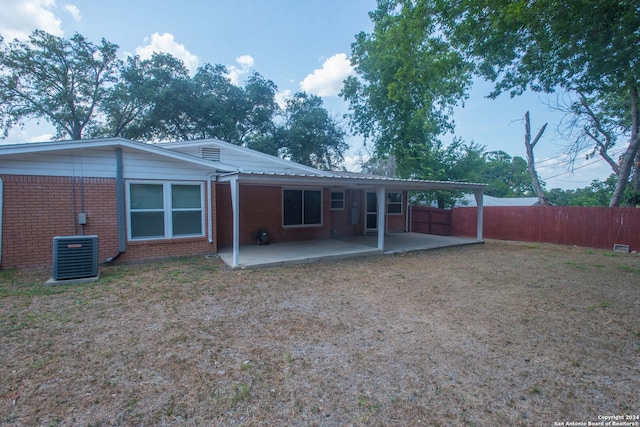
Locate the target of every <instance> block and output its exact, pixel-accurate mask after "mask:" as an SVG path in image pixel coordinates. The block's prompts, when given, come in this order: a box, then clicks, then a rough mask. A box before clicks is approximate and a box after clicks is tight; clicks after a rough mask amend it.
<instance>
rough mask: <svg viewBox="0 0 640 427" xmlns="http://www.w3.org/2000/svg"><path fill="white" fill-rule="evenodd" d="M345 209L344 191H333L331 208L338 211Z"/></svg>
mask: <svg viewBox="0 0 640 427" xmlns="http://www.w3.org/2000/svg"><path fill="white" fill-rule="evenodd" d="M342 209H344V191H332V192H331V210H332V211H337V210H342Z"/></svg>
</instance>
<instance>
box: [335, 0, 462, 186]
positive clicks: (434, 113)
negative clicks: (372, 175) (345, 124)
mask: <svg viewBox="0 0 640 427" xmlns="http://www.w3.org/2000/svg"><path fill="white" fill-rule="evenodd" d="M369 15H370V17H371V19H372V20H373V22H374V30H373V33H371V34H366V33H364V32H363V33H360V34H358V35H357V36H356V41H355V42H354V43H353V44H352V55H351V61H352V64H353V65H354V67H355V70H356V72H357V74H358V76H353V77H349V78H347V80H346V81H345V85H344V88H343V90H342V92H341V96H342V97H343V98H344V99H345V100H346V101H347V102H348V103H349V106H350V109H351V111H352V112H351V113H350V124H351V128H352V130H353V131H354V132H356V133H359V134H361V135H363V136H364V138H365V140H372V141H373V143H374V151H375V155H376V157H378V158H386V157H393V158H394V159H395V161H396V166H397V169H396V170H397V174H398V175H399V176H400V177H403V178H409V177H416V178H417V177H422V178H426V179H435V177H436V176H438V174H439V170H440V169H441V166H440V165H439V164H438V159H437V156H436V155H435V154H436V152H437V151H438V150H439V148H440V147H441V141H440V140H439V136H440V135H442V134H444V133H445V132H448V131H451V130H452V129H453V122H452V120H451V116H452V114H453V107H454V106H456V105H458V104H459V103H460V102H461V101H462V100H463V99H464V98H465V96H466V90H467V89H468V87H469V85H470V83H471V74H470V71H471V69H470V67H469V66H468V64H467V63H466V62H465V61H464V60H463V58H462V55H460V54H459V53H457V52H456V51H454V50H453V49H451V48H450V46H449V44H448V43H447V42H446V41H445V40H443V39H442V37H440V36H439V35H438V33H437V26H436V22H435V20H434V19H433V17H432V10H431V4H430V3H429V2H425V1H420V2H413V1H408V0H407V1H390V0H380V1H379V2H378V8H377V10H376V11H373V12H370V14H369ZM416 168H417V169H416Z"/></svg>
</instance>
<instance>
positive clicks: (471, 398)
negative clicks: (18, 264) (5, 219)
mask: <svg viewBox="0 0 640 427" xmlns="http://www.w3.org/2000/svg"><path fill="white" fill-rule="evenodd" d="M49 277H50V271H44V272H43V271H16V270H5V271H0V424H1V425H16V426H22V425H45V426H50V425H54V426H56V425H63V426H76V425H92V426H101V425H104V426H110V425H189V426H191V425H193V426H195V425H269V426H271V425H310V426H314V425H316V426H343V425H356V426H358V425H370V426H387V425H398V426H409V425H411V426H415V425H435V426H438V425H442V426H449V425H469V426H472V425H476V426H490V425H491V426H499V425H500V426H501V425H505V426H506V425H541V426H552V425H554V422H567V421H573V422H585V423H586V422H588V421H591V422H594V421H599V419H598V416H609V415H629V416H633V415H638V414H640V398H639V397H638V396H639V393H640V256H638V255H634V254H617V253H613V252H611V251H603V250H598V249H587V248H576V247H565V246H555V245H545V244H530V243H513V242H499V241H488V242H487V243H486V244H485V245H473V246H467V247H459V248H450V249H443V250H435V251H425V252H413V253H406V254H400V255H393V256H383V257H371V258H357V259H351V260H343V261H337V262H327V263H321V264H310V265H298V266H290V267H282V268H268V269H261V270H241V271H232V270H229V269H228V268H227V267H225V266H224V265H223V264H222V263H221V262H220V261H219V260H217V259H205V258H202V257H194V258H182V259H176V260H170V261H162V262H155V263H148V264H141V265H115V266H108V267H103V268H101V279H100V281H98V282H96V283H90V284H82V285H62V286H55V287H47V286H44V285H43V283H44V282H45V281H46V280H47V279H48V278H49ZM631 421H634V420H631ZM635 421H637V422H640V420H635Z"/></svg>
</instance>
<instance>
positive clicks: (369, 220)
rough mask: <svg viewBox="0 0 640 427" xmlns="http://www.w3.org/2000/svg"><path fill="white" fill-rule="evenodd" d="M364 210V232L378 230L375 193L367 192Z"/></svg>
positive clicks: (376, 197)
mask: <svg viewBox="0 0 640 427" xmlns="http://www.w3.org/2000/svg"><path fill="white" fill-rule="evenodd" d="M365 210H366V212H365V226H364V231H376V230H377V229H378V196H377V195H376V193H372V192H368V191H367V201H366V203H365Z"/></svg>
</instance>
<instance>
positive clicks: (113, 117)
mask: <svg viewBox="0 0 640 427" xmlns="http://www.w3.org/2000/svg"><path fill="white" fill-rule="evenodd" d="M188 78H189V77H188V71H187V69H186V67H185V66H184V64H183V62H182V61H180V60H179V59H177V58H175V57H174V56H172V55H170V54H168V53H154V54H153V55H152V56H151V58H150V59H145V60H142V59H140V57H139V56H130V57H128V58H127V59H126V61H125V62H123V63H122V64H121V65H120V69H119V79H118V82H117V83H116V84H115V85H114V86H113V87H112V88H111V90H110V91H109V93H108V94H107V96H106V97H105V98H104V99H103V101H102V103H101V106H100V110H101V111H102V113H103V116H104V121H103V122H100V123H95V124H94V125H93V126H92V127H91V128H90V129H89V134H90V136H92V137H99V136H112V137H117V136H123V137H126V138H131V139H140V138H143V137H149V136H151V135H152V132H153V131H152V130H151V129H152V128H153V125H154V123H153V118H155V115H154V114H153V113H154V109H155V108H156V106H157V105H158V104H162V98H163V97H166V95H165V94H166V92H172V90H173V88H174V87H175V86H176V85H177V82H181V81H182V82H183V81H185V80H187V79H188Z"/></svg>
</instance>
